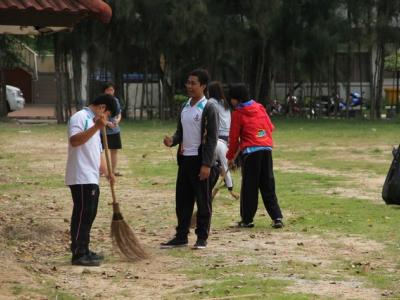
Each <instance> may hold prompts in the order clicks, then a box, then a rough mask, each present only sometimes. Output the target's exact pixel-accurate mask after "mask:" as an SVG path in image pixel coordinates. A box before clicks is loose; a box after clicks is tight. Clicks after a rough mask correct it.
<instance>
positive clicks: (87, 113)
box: [65, 107, 102, 185]
mask: <svg viewBox="0 0 400 300" xmlns="http://www.w3.org/2000/svg"><path fill="white" fill-rule="evenodd" d="M94 117H95V114H94V112H93V111H92V110H91V109H90V108H88V107H84V108H83V109H82V110H80V111H78V112H76V113H75V114H74V115H73V116H72V117H71V118H70V120H69V123H68V159H67V168H66V172H65V184H66V185H74V184H99V176H100V154H101V151H102V147H101V140H100V133H95V134H94V135H93V136H92V137H91V138H90V139H89V140H88V141H87V142H86V143H84V144H82V145H80V146H78V147H72V146H71V144H70V143H69V138H70V137H71V136H74V135H75V134H78V133H81V132H83V131H86V130H88V129H89V128H90V127H92V126H94V121H93V118H94Z"/></svg>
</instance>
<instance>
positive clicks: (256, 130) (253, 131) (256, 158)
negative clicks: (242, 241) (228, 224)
mask: <svg viewBox="0 0 400 300" xmlns="http://www.w3.org/2000/svg"><path fill="white" fill-rule="evenodd" d="M229 93H230V98H231V102H233V103H236V102H238V105H237V106H236V109H235V111H234V112H233V114H232V122H231V128H230V132H229V150H228V153H227V154H226V157H227V159H228V163H229V165H230V166H232V165H233V160H234V158H235V153H236V152H237V151H238V148H239V149H240V151H241V156H242V157H241V160H242V189H241V195H240V216H241V218H242V220H241V221H240V222H239V223H238V226H239V227H245V228H251V227H254V224H253V218H254V216H255V214H256V211H257V205H258V190H259V189H260V192H261V196H262V199H263V202H264V206H265V208H266V210H267V212H268V214H269V216H270V217H271V219H272V227H274V228H282V227H283V223H282V212H281V209H280V207H279V204H278V199H277V197H276V194H275V179H274V171H273V163H272V147H273V141H272V131H273V130H274V125H273V124H272V123H271V120H270V118H269V117H268V114H267V112H266V110H265V108H264V106H262V105H261V104H259V103H257V102H255V101H254V100H249V95H248V91H247V88H246V86H245V85H244V84H242V83H238V84H233V85H231V86H230V91H229Z"/></svg>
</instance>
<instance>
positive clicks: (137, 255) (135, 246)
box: [111, 213, 149, 261]
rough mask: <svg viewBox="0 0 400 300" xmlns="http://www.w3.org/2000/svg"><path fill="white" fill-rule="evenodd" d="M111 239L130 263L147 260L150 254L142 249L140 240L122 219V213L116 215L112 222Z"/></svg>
mask: <svg viewBox="0 0 400 300" xmlns="http://www.w3.org/2000/svg"><path fill="white" fill-rule="evenodd" d="M111 238H112V241H113V245H114V246H115V247H116V248H118V250H119V253H120V254H122V255H123V256H124V257H126V258H127V259H128V260H130V261H136V260H140V259H146V258H148V257H149V255H148V253H147V252H146V251H145V250H144V249H143V248H142V246H141V245H140V243H139V240H138V238H137V237H136V235H135V234H134V232H133V231H132V229H131V228H130V227H129V225H128V224H127V223H126V222H125V220H124V219H123V218H122V215H121V213H114V215H113V220H112V222H111Z"/></svg>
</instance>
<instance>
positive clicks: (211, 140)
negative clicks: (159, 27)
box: [161, 69, 218, 249]
mask: <svg viewBox="0 0 400 300" xmlns="http://www.w3.org/2000/svg"><path fill="white" fill-rule="evenodd" d="M208 81H209V76H208V72H207V71H206V70H203V69H197V70H194V71H192V72H191V73H190V74H189V77H188V80H187V82H186V90H187V93H188V95H189V97H190V98H189V100H188V101H187V102H185V103H184V105H183V106H182V109H181V111H180V114H179V117H178V125H177V130H176V132H175V134H174V136H173V137H170V136H166V137H165V138H164V144H165V145H166V146H168V147H172V146H175V145H177V144H179V149H178V165H179V167H178V176H177V179H176V216H177V219H178V226H177V227H176V235H175V237H174V238H173V239H171V240H170V241H168V242H165V243H162V244H161V248H174V247H182V246H187V244H188V234H189V227H190V223H191V217H192V213H193V207H194V203H195V201H196V204H197V222H196V230H195V233H196V235H197V241H196V243H195V245H194V248H195V249H203V248H205V247H206V246H207V239H208V235H209V231H210V223H211V214H212V207H211V192H212V182H211V179H212V178H214V177H216V176H218V175H217V174H218V168H215V167H214V163H215V159H214V155H215V147H216V145H217V140H218V114H217V110H216V108H215V106H214V104H212V103H208V102H207V99H206V97H205V96H204V93H205V90H206V88H207V84H208ZM210 174H211V176H210Z"/></svg>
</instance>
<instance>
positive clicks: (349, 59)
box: [346, 41, 353, 119]
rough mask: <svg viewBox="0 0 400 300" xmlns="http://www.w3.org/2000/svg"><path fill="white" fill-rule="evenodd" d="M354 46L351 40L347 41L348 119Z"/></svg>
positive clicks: (347, 114)
mask: <svg viewBox="0 0 400 300" xmlns="http://www.w3.org/2000/svg"><path fill="white" fill-rule="evenodd" d="M352 54H353V53H352V47H351V42H350V41H349V42H348V43H347V60H346V62H347V66H346V119H348V118H349V113H350V111H349V109H350V93H351V86H350V85H351V74H352V68H351V66H352Z"/></svg>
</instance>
